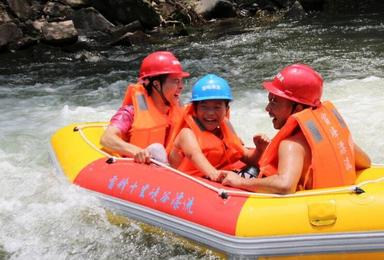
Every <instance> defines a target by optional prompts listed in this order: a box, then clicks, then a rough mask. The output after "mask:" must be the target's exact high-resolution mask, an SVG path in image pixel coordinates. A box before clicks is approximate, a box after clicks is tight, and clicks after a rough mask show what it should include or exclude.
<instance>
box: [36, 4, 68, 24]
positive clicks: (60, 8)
mask: <svg viewBox="0 0 384 260" xmlns="http://www.w3.org/2000/svg"><path fill="white" fill-rule="evenodd" d="M43 12H44V15H45V17H46V18H47V19H48V20H49V21H51V20H52V21H60V20H61V21H62V20H68V17H70V16H71V15H72V13H73V10H72V8H71V7H69V6H68V5H64V4H62V3H58V2H51V1H50V2H47V3H46V4H45V6H44V9H43Z"/></svg>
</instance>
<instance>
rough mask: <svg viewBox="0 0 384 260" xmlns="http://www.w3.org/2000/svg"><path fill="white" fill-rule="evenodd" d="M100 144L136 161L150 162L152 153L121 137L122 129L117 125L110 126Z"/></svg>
mask: <svg viewBox="0 0 384 260" xmlns="http://www.w3.org/2000/svg"><path fill="white" fill-rule="evenodd" d="M100 144H101V145H102V146H104V148H105V149H107V150H108V151H110V152H117V153H118V154H120V155H122V156H129V157H133V158H134V160H135V162H139V163H149V162H150V158H151V157H150V154H149V152H148V151H146V150H145V149H142V148H140V147H138V146H136V145H133V144H130V143H128V142H126V141H124V140H123V139H122V138H121V131H120V129H119V128H117V127H115V126H112V125H110V126H108V127H107V129H106V130H105V131H104V134H103V135H102V136H101V139H100Z"/></svg>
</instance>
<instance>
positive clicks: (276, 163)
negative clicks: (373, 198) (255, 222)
mask: <svg viewBox="0 0 384 260" xmlns="http://www.w3.org/2000/svg"><path fill="white" fill-rule="evenodd" d="M263 85H264V88H266V89H267V90H268V91H269V95H268V100H269V103H268V105H267V107H266V111H267V112H268V113H269V115H270V117H271V118H272V123H273V126H274V128H275V129H279V130H280V131H279V132H278V133H277V135H276V136H275V137H274V138H273V140H272V141H271V143H270V144H269V145H268V147H267V148H266V149H265V151H264V152H263V155H262V156H261V158H260V160H259V166H260V174H259V176H258V178H253V179H243V178H239V176H238V175H236V174H232V173H228V172H224V173H222V176H221V178H223V180H222V183H223V184H224V185H229V186H233V187H237V188H242V189H246V190H250V191H255V192H267V193H279V194H286V193H292V192H295V191H297V190H304V189H316V188H327V187H335V186H343V185H351V184H354V182H355V180H356V170H358V169H364V168H368V167H369V166H370V164H371V161H370V159H369V157H368V155H367V154H366V153H364V152H363V151H362V150H361V149H360V148H359V147H358V146H357V145H356V144H355V143H354V142H353V140H352V138H351V135H350V132H349V130H348V127H347V125H346V123H345V121H344V120H343V118H342V117H341V115H340V114H339V113H338V111H337V110H336V108H335V107H334V106H333V105H332V103H331V102H329V101H324V102H320V98H321V95H322V90H323V79H322V78H321V76H320V74H318V73H317V72H316V71H314V70H313V69H312V68H311V67H309V66H307V65H303V64H295V65H291V66H288V67H286V68H284V69H283V70H282V71H281V72H280V73H278V74H277V75H276V77H275V78H274V79H273V81H271V82H264V84H263ZM257 139H258V137H257V136H255V138H254V141H255V142H257Z"/></svg>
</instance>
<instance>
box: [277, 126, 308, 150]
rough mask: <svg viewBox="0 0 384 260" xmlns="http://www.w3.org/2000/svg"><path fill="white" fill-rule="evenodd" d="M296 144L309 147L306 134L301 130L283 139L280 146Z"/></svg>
mask: <svg viewBox="0 0 384 260" xmlns="http://www.w3.org/2000/svg"><path fill="white" fill-rule="evenodd" d="M294 144H297V145H300V146H305V147H308V142H307V139H306V138H305V136H304V133H303V132H302V131H301V130H297V131H295V132H294V133H293V134H292V135H290V136H288V137H287V138H285V139H283V140H282V141H281V143H280V145H294Z"/></svg>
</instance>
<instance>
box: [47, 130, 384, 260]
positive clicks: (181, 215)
mask: <svg viewBox="0 0 384 260" xmlns="http://www.w3.org/2000/svg"><path fill="white" fill-rule="evenodd" d="M104 126H105V124H104V123H85V124H73V125H69V126H67V127H64V128H62V129H60V130H58V131H57V132H56V133H55V134H54V135H53V136H52V139H51V148H52V149H51V155H52V159H53V161H54V163H55V165H56V168H57V170H58V172H59V174H61V175H63V176H65V177H66V178H67V180H68V181H69V182H71V183H73V184H76V185H79V186H80V187H82V188H84V189H86V190H88V191H90V192H92V193H93V194H95V195H97V196H98V197H100V198H101V199H102V200H103V201H104V202H105V203H106V205H107V206H108V207H110V208H112V209H114V210H116V211H117V212H118V213H120V214H123V215H125V216H128V217H130V218H133V219H136V220H139V221H142V222H144V223H147V224H150V225H153V226H156V227H160V228H164V229H166V230H168V231H171V232H174V233H176V234H178V235H181V236H183V237H186V238H188V239H190V240H193V241H195V242H197V243H199V244H203V245H205V246H207V247H210V248H212V249H214V250H216V251H218V252H221V253H224V254H225V255H227V256H229V257H245V258H248V257H250V258H259V259H262V258H268V259H271V258H274V259H297V258H300V259H319V258H322V259H323V258H325V257H326V258H329V259H339V258H338V257H340V256H341V254H342V255H343V257H346V258H344V259H361V258H362V257H365V258H367V257H368V258H376V259H384V258H382V257H384V253H383V252H384V166H382V165H377V166H372V168H370V169H367V170H364V171H361V172H360V173H359V177H358V180H357V182H356V185H354V186H347V187H338V188H330V189H318V190H312V191H301V192H297V193H295V194H292V195H287V196H280V195H273V194H272V195H271V194H259V193H249V192H245V191H241V190H237V189H232V188H228V187H225V186H221V185H220V184H218V183H213V182H210V181H208V180H205V179H201V178H193V177H190V176H188V175H185V174H183V173H181V172H178V171H176V170H174V169H171V168H169V167H167V166H166V165H162V164H157V165H156V164H151V165H142V164H136V163H134V162H132V161H131V160H130V159H127V158H126V159H124V158H115V157H113V156H111V155H109V154H108V153H106V152H105V151H103V150H102V148H101V147H100V145H99V138H100V136H101V134H102V132H103V130H104Z"/></svg>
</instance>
